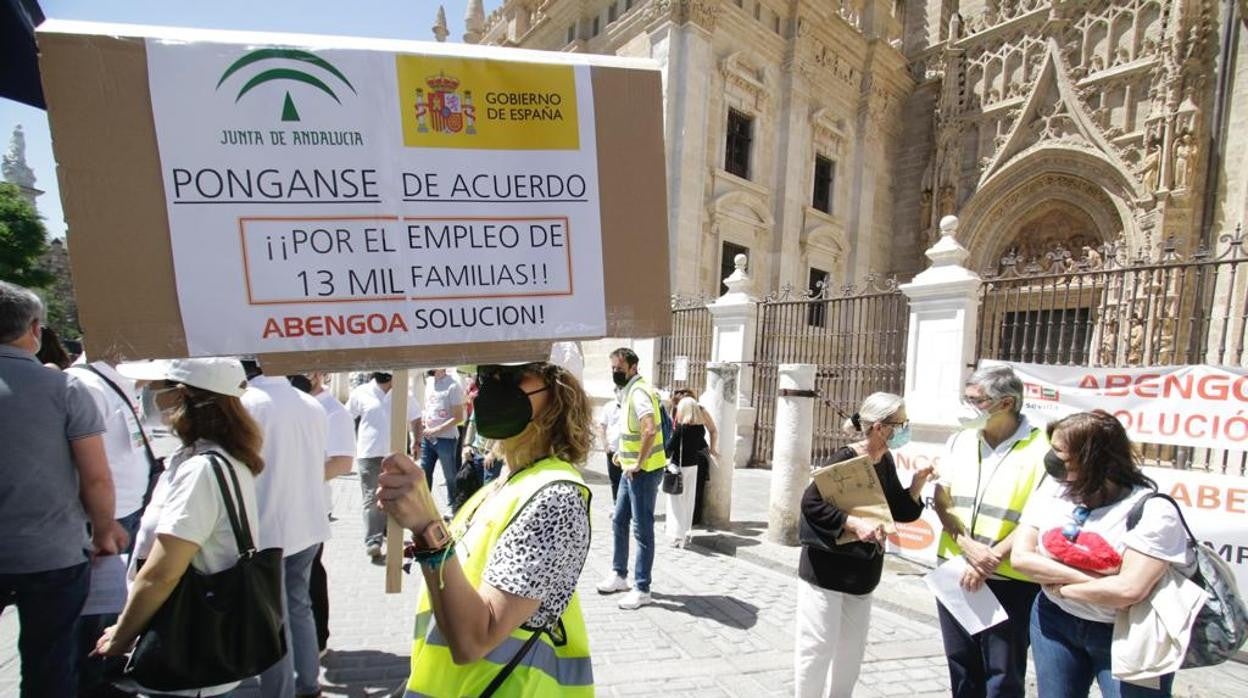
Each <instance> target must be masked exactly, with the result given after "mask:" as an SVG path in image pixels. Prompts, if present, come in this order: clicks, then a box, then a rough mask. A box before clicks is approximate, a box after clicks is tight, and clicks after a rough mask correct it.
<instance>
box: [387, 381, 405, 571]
mask: <svg viewBox="0 0 1248 698" xmlns="http://www.w3.org/2000/svg"><path fill="white" fill-rule="evenodd" d="M407 374H408V370H407V369H406V368H404V369H400V370H397V371H395V372H394V374H393V375H394V378H393V382H392V383H391V384H390V452H391V453H407V431H408V428H409V426H408V422H407ZM406 533H407V532H406V531H404V530H403V527H402V526H400V525H399V522H398V521H395V520H394V517H393V516H389V515H387V516H386V593H387V594H398V593H400V592H401V591H403V542H404V540H403V539H404V538H405V537H406Z"/></svg>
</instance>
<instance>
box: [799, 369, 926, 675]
mask: <svg viewBox="0 0 1248 698" xmlns="http://www.w3.org/2000/svg"><path fill="white" fill-rule="evenodd" d="M844 429H845V431H846V432H848V433H851V434H854V435H856V436H857V437H858V440H857V441H855V442H853V443H851V444H849V445H848V446H844V447H842V448H840V449H838V450H837V451H836V452H835V453H833V454H832V456H831V458H829V459H828V460H827V461H825V462H824V463H821V465H830V464H833V463H840V462H843V461H847V460H850V459H851V458H857V457H859V456H866V457H867V458H868V459H869V460H870V461H871V463H872V465H873V467H874V469H875V472H876V475H877V476H878V477H879V482H880V484H881V485H882V489H883V491H884V497H885V499H886V500H887V502H888V509H889V512H890V513H891V514H892V517H893V520H895V521H914V520H915V519H917V518H919V515H920V514H921V513H922V512H923V502H922V500H921V499H920V496H919V495H920V492H922V490H923V486H924V485H926V484H927V481H928V480H929V479H930V478H931V477H932V476H933V472H932V467H931V466H928V467H925V468H922V469H920V470H918V471H917V472H915V473H914V479H913V480H912V481H911V483H910V486H909V487H903V486H902V484H901V481H900V480H898V478H897V466H896V464H895V463H894V462H893V456H892V453H891V452H890V451H891V450H892V449H898V448H901V447H902V446H904V445H906V443H908V442H909V441H910V423H909V421H907V419H906V407H905V404H904V402H903V401H902V399H901V397H900V396H897V395H893V394H891V393H873V394H872V395H870V396H869V397H867V399H866V400H864V401H863V402H862V406H861V407H860V408H859V409H858V411H857V412H855V413H854V414H853V415H852V416H851V417H850V418H849V419H847V420H845V424H844ZM846 534H849V535H850V537H852V538H853V539H854V540H852V541H849V542H845V543H838V541H839V540H841V539H843V538H844V537H845V535H846ZM801 542H802V557H801V562H800V563H799V565H798V576H800V577H801V579H800V580H799V581H798V583H797V622H796V625H797V637H796V643H795V651H794V671H795V677H796V683H795V694H796V695H797V696H798V697H799V698H804V697H806V696H812V697H813V696H820V697H822V696H832V697H833V698H841V697H842V696H844V697H848V696H850V695H852V694H853V690H854V684H855V683H856V682H857V680H858V671H859V668H860V667H861V665H862V654H863V651H864V650H865V649H866V642H867V628H868V626H869V625H870V619H871V592H872V591H873V590H874V589H875V587H876V585H877V584H879V583H880V576H881V575H882V574H883V571H884V555H883V544H884V525H883V524H882V523H879V522H876V521H870V520H867V519H863V518H860V517H858V516H854V515H852V514H849V513H848V512H846V511H844V510H843V509H840V508H839V507H837V506H836V505H835V504H833V503H831V502H829V501H827V500H825V499H824V498H823V497H822V496H821V495H820V494H819V489H818V488H817V487H816V486H815V484H814V483H813V482H812V483H811V484H810V486H809V487H807V488H806V492H805V493H804V494H803V495H802V506H801Z"/></svg>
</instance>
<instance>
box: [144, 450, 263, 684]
mask: <svg viewBox="0 0 1248 698" xmlns="http://www.w3.org/2000/svg"><path fill="white" fill-rule="evenodd" d="M210 450H211V451H216V452H217V453H220V454H221V455H223V456H225V458H226V460H227V461H229V463H230V464H231V465H232V466H233V468H234V473H235V474H236V475H237V476H238V490H239V492H241V493H242V500H243V501H242V509H243V510H244V511H245V512H246V516H247V521H248V522H249V524H250V526H251V533H252V537H253V538H252V539H253V541H254V540H256V538H255V537H256V536H257V535H258V534H259V533H260V532H261V529H260V528H259V525H260V521H259V518H258V517H257V515H256V512H257V510H258V507H257V505H256V479H255V477H254V476H253V475H252V474H251V470H250V469H248V468H247V466H245V465H243V464H242V463H240V462H239V461H237V460H235V459H234V458H232V457H231V456H230V455H229V454H228V453H226V452H225V449H223V448H221V447H219V446H217V445H216V444H214V443H211V442H208V441H200V442H198V443H196V444H195V446H194V448H193V449H188V448H183V449H181V450H179V451H178V452H177V453H175V454H173V455H172V456H170V458H169V459H168V466H167V469H166V470H165V472H164V473H163V474H162V475H161V476H160V481H159V482H158V483H157V484H156V489H155V491H153V493H152V501H151V503H149V504H148V507H147V510H146V511H145V512H143V522H142V523H141V524H140V525H139V532H138V534H137V535H136V536H135V543H134V556H133V559H132V561H131V565H130V572H129V578H130V580H131V581H133V580H134V575H135V574H136V569H137V560H142V559H146V558H147V557H148V556H149V555H150V554H151V552H152V548H153V547H154V546H155V545H156V536H157V535H159V534H164V535H170V536H174V537H176V538H180V539H182V540H185V541H188V542H191V543H194V544H196V545H198V546H199V551H198V552H196V553H195V557H193V558H191V566H192V567H194V568H195V569H196V570H197V571H199V572H202V573H204V574H214V573H216V572H220V571H222V570H227V569H229V568H231V567H233V566H234V564H235V563H236V562H237V561H238V555H239V550H238V544H237V543H236V542H235V539H234V529H233V528H232V527H231V526H230V519H229V516H228V515H227V514H226V510H225V504H224V501H225V500H224V499H222V494H221V487H220V485H219V484H218V483H217V478H216V475H215V474H214V473H213V468H212V462H211V461H210V460H209V459H208V457H207V456H201V455H196V454H199V453H203V452H204V451H210ZM224 475H225V482H226V486H227V487H228V489H229V492H230V497H231V499H232V500H233V501H234V502H235V507H236V509H237V507H238V500H237V499H235V498H234V482H233V480H232V479H231V478H230V474H229V472H228V471H226V472H225V473H224ZM237 686H238V682H233V683H228V684H221V685H219V686H209V687H205V688H203V689H198V690H189V691H162V693H166V692H167V693H171V694H173V695H188V696H195V695H204V696H215V695H220V694H222V693H226V692H228V691H230V690H233V689H234V688H235V687H237Z"/></svg>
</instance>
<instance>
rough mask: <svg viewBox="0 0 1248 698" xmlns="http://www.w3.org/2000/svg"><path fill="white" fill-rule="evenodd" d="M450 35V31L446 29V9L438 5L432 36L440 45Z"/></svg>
mask: <svg viewBox="0 0 1248 698" xmlns="http://www.w3.org/2000/svg"><path fill="white" fill-rule="evenodd" d="M450 33H451V31H450V30H449V29H447V28H446V8H445V7H443V6H442V5H438V17H437V19H436V20H434V22H433V36H434V38H436V39H437V40H438V43H442V42H443V41H446V37H447V35H448V34H450Z"/></svg>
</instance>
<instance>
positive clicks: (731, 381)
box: [701, 362, 740, 529]
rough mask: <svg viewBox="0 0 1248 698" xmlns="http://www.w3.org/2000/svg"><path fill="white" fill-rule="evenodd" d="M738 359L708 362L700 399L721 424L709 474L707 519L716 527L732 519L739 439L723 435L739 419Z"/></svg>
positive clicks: (725, 525) (721, 526)
mask: <svg viewBox="0 0 1248 698" xmlns="http://www.w3.org/2000/svg"><path fill="white" fill-rule="evenodd" d="M739 371H740V366H738V365H737V364H735V363H714V362H712V363H708V364H707V365H706V392H705V393H703V394H702V399H701V403H702V405H703V406H704V407H705V408H706V410H707V411H708V412H710V413H711V418H713V419H714V420H715V423H716V424H718V425H721V426H720V427H719V433H720V438H719V458H716V459H712V463H711V474H710V478H709V479H708V480H707V482H706V504H705V507H706V522H707V523H708V524H710V525H711V526H713V527H715V528H720V529H723V528H727V527H728V524H729V523H731V522H732V471H733V462H734V461H733V458H734V454H735V453H736V450H737V444H736V439H731V438H724V434H725V432H726V429H725V427H724V426H722V425H725V424H735V423H736V421H737V387H738V383H737V374H738V373H739Z"/></svg>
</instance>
